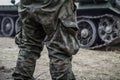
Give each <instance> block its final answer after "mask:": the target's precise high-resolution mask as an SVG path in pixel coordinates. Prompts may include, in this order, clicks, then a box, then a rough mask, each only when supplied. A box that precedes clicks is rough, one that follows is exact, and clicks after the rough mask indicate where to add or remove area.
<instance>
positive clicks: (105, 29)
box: [98, 17, 119, 43]
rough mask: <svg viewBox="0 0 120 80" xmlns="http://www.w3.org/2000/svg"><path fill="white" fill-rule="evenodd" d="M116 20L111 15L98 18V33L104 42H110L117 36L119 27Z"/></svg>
mask: <svg viewBox="0 0 120 80" xmlns="http://www.w3.org/2000/svg"><path fill="white" fill-rule="evenodd" d="M117 22H118V21H117V19H116V20H115V19H113V18H112V17H108V18H107V17H106V18H103V19H101V20H100V23H99V26H98V34H99V36H100V38H101V39H102V40H103V41H104V42H105V43H110V42H112V41H113V40H114V39H116V38H117V37H118V34H119V27H118V26H117Z"/></svg>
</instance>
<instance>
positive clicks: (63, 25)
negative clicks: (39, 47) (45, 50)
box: [50, 20, 79, 56]
mask: <svg viewBox="0 0 120 80" xmlns="http://www.w3.org/2000/svg"><path fill="white" fill-rule="evenodd" d="M77 32H78V29H77V27H76V24H75V23H74V22H71V21H70V22H69V21H68V22H67V21H65V22H64V21H61V20H60V23H59V25H58V26H57V30H56V32H55V33H54V36H53V37H52V39H51V41H50V46H52V47H54V48H55V49H57V50H58V51H59V50H60V52H61V51H62V52H63V54H67V55H69V56H71V55H74V54H76V53H77V51H78V49H79V44H78V39H77Z"/></svg>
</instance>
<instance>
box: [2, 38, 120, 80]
mask: <svg viewBox="0 0 120 80" xmlns="http://www.w3.org/2000/svg"><path fill="white" fill-rule="evenodd" d="M119 48H120V45H119V44H118V45H116V46H112V47H107V48H102V49H101V50H87V49H79V52H78V53H77V54H76V55H75V56H73V62H72V63H73V72H74V74H75V76H76V78H77V80H120V49H119ZM18 51H19V50H18V47H17V46H16V45H15V43H14V38H0V80H12V77H11V74H12V72H13V70H14V67H15V64H16V60H17V55H18ZM47 53H48V52H47V49H46V47H44V50H43V52H42V53H41V58H40V59H38V61H37V66H36V70H35V73H34V77H35V78H36V80H51V78H50V73H49V59H48V55H47Z"/></svg>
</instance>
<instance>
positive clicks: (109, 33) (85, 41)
mask: <svg viewBox="0 0 120 80" xmlns="http://www.w3.org/2000/svg"><path fill="white" fill-rule="evenodd" d="M77 24H78V27H79V34H78V39H79V44H80V47H81V48H88V49H95V48H100V47H103V46H110V45H113V44H117V43H120V0H79V1H78V7H77Z"/></svg>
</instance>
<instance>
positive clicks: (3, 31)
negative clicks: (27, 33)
mask: <svg viewBox="0 0 120 80" xmlns="http://www.w3.org/2000/svg"><path fill="white" fill-rule="evenodd" d="M2 2H3V3H1V4H0V36H5V37H11V36H14V35H15V34H16V33H17V24H18V12H17V6H16V5H13V4H11V1H10V0H2ZM13 3H14V2H13Z"/></svg>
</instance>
